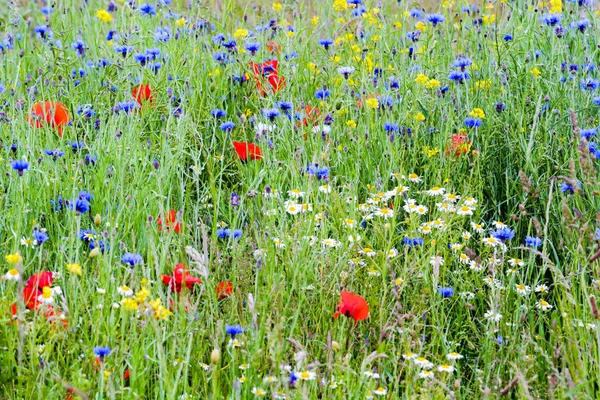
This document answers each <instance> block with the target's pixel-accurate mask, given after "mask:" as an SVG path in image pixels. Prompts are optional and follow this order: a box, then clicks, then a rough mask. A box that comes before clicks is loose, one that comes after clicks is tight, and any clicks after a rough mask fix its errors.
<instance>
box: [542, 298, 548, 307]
mask: <svg viewBox="0 0 600 400" xmlns="http://www.w3.org/2000/svg"><path fill="white" fill-rule="evenodd" d="M540 306H542V307H548V302H547V301H546V300H541V301H540Z"/></svg>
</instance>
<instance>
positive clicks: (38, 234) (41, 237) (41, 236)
mask: <svg viewBox="0 0 600 400" xmlns="http://www.w3.org/2000/svg"><path fill="white" fill-rule="evenodd" d="M33 239H34V240H35V241H36V242H37V244H38V245H40V244H43V243H44V242H46V241H47V240H48V239H50V236H48V234H47V233H46V232H45V231H42V230H40V229H34V230H33Z"/></svg>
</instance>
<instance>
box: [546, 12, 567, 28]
mask: <svg viewBox="0 0 600 400" xmlns="http://www.w3.org/2000/svg"><path fill="white" fill-rule="evenodd" d="M561 20H562V15H561V14H545V15H544V16H543V17H542V21H543V22H544V23H545V24H546V25H548V26H556V25H557V24H559V23H560V21H561Z"/></svg>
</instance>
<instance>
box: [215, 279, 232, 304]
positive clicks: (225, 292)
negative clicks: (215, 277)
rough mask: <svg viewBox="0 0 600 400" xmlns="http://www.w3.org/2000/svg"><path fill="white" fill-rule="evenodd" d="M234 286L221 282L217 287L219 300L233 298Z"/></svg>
mask: <svg viewBox="0 0 600 400" xmlns="http://www.w3.org/2000/svg"><path fill="white" fill-rule="evenodd" d="M231 293H233V285H232V284H231V282H221V283H219V284H218V285H217V299H219V300H223V299H226V298H227V297H229V296H231Z"/></svg>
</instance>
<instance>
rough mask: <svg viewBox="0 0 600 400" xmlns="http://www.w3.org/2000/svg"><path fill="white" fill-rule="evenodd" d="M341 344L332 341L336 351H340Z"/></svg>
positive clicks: (332, 346)
mask: <svg viewBox="0 0 600 400" xmlns="http://www.w3.org/2000/svg"><path fill="white" fill-rule="evenodd" d="M340 347H341V346H340V344H339V343H338V342H336V341H335V340H332V341H331V348H332V349H333V350H335V351H338V350H339V349H340Z"/></svg>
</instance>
